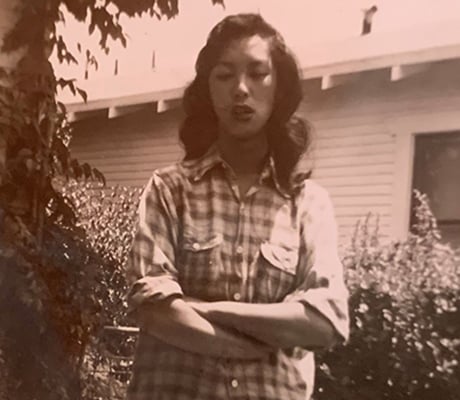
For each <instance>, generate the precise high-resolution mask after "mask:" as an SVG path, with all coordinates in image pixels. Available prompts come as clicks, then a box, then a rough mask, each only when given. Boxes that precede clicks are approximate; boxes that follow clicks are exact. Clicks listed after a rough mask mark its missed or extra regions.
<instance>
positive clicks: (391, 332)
mask: <svg viewBox="0 0 460 400" xmlns="http://www.w3.org/2000/svg"><path fill="white" fill-rule="evenodd" d="M416 199H417V200H418V206H417V208H416V216H417V223H416V224H415V225H414V227H413V231H412V233H410V234H409V236H408V238H407V239H406V240H403V241H396V242H392V243H386V244H385V243H380V241H379V239H378V221H377V222H375V223H374V225H372V223H371V222H372V221H371V218H367V219H366V221H365V222H364V223H363V224H361V225H358V226H357V229H356V232H355V235H354V237H353V239H352V242H351V245H350V246H349V247H348V248H347V250H346V252H345V255H344V259H343V261H344V267H345V270H346V280H347V285H348V288H349V290H350V313H351V315H350V320H351V336H350V340H349V342H348V343H347V344H346V345H345V346H340V347H337V348H335V349H333V350H332V351H329V352H326V353H323V354H320V355H318V356H317V361H318V362H317V365H318V367H317V384H316V393H315V400H323V399H334V400H368V399H369V400H370V399H372V400H376V399H391V400H406V399H417V400H432V399H433V398H439V399H443V400H454V399H458V395H459V393H460V368H459V360H460V257H459V253H458V251H455V250H453V249H452V248H451V247H450V246H448V245H445V244H443V243H442V241H441V237H440V234H439V230H438V228H437V225H436V220H435V218H434V217H433V215H432V213H431V211H430V208H429V206H428V202H427V199H426V197H425V196H423V195H420V194H419V193H416Z"/></svg>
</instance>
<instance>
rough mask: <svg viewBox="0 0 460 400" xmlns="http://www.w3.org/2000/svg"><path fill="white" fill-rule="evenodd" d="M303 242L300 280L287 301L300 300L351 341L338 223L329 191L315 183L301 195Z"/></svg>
mask: <svg viewBox="0 0 460 400" xmlns="http://www.w3.org/2000/svg"><path fill="white" fill-rule="evenodd" d="M299 208H300V210H299V211H300V216H301V222H300V223H301V226H302V241H301V249H300V255H299V257H300V258H299V259H300V262H299V270H298V283H297V286H296V289H295V290H294V291H293V292H292V293H291V294H289V295H288V296H287V297H286V298H285V299H284V301H299V302H301V303H303V304H304V305H305V306H308V307H312V308H313V309H315V310H316V311H317V312H319V313H320V314H321V315H323V316H324V317H325V318H327V319H328V320H329V321H330V322H331V324H332V325H333V327H334V328H335V331H336V333H337V334H338V336H339V337H340V339H341V341H346V340H348V336H349V312H348V290H347V288H346V286H345V282H344V278H343V266H342V263H341V261H340V258H339V255H338V243H337V225H336V221H335V216H334V211H333V207H332V202H331V200H330V197H329V195H328V193H327V192H326V190H324V189H323V188H322V187H320V186H319V185H317V184H314V183H313V182H309V183H308V184H307V185H306V188H305V190H304V191H303V192H302V194H301V195H300V204H299Z"/></svg>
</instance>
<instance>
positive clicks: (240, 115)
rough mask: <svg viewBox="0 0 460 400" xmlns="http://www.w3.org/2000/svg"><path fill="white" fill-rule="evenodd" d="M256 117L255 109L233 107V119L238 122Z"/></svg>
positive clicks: (245, 106) (242, 106) (241, 106)
mask: <svg viewBox="0 0 460 400" xmlns="http://www.w3.org/2000/svg"><path fill="white" fill-rule="evenodd" d="M253 115H254V109H253V108H251V107H249V106H247V105H244V104H243V105H236V106H233V107H232V117H233V118H235V119H236V120H238V121H248V120H250V119H251V118H252V116H253Z"/></svg>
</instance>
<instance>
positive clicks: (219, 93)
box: [209, 36, 276, 140]
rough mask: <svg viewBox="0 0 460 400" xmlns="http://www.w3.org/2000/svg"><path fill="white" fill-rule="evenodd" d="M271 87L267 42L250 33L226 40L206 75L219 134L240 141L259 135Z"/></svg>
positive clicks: (269, 110) (273, 84)
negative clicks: (225, 46)
mask: <svg viewBox="0 0 460 400" xmlns="http://www.w3.org/2000/svg"><path fill="white" fill-rule="evenodd" d="M275 88H276V71H275V69H274V66H273V63H272V59H271V55H270V47H269V43H268V41H267V40H266V39H263V38H261V37H260V36H252V37H249V38H244V39H238V40H234V41H232V42H230V45H229V46H228V47H227V49H226V50H225V51H224V52H223V53H222V56H221V57H220V59H219V61H218V63H217V64H216V66H215V67H214V68H213V69H212V70H211V74H210V77H209V90H210V95H211V101H212V104H213V106H214V111H215V113H216V115H217V119H218V121H219V128H220V134H225V135H230V136H231V137H233V138H234V139H240V140H245V139H250V138H253V137H255V136H258V135H260V134H261V133H262V132H263V127H264V126H265V124H266V122H267V120H268V119H269V118H270V115H271V113H272V110H273V103H274V97H275Z"/></svg>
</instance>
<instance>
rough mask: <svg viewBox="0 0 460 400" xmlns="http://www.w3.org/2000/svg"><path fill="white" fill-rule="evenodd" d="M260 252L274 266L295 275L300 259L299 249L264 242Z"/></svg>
mask: <svg viewBox="0 0 460 400" xmlns="http://www.w3.org/2000/svg"><path fill="white" fill-rule="evenodd" d="M260 252H261V254H262V256H263V257H264V258H265V259H266V260H267V261H268V262H269V263H270V264H272V265H273V266H275V267H277V268H279V269H281V270H283V271H285V272H288V273H290V274H293V275H294V274H295V273H296V270H297V263H298V261H299V254H298V250H297V249H292V248H286V247H282V246H279V245H275V244H273V243H269V242H264V243H262V244H261V245H260Z"/></svg>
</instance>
